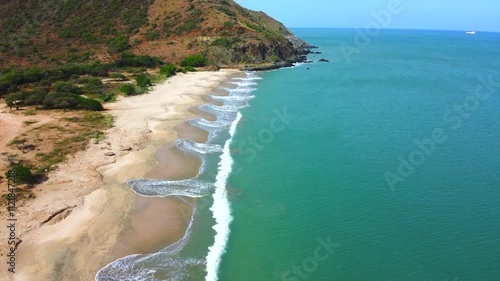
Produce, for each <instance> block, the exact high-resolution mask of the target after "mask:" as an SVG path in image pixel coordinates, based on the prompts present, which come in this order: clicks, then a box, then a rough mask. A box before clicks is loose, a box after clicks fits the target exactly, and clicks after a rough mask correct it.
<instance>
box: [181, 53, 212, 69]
mask: <svg viewBox="0 0 500 281" xmlns="http://www.w3.org/2000/svg"><path fill="white" fill-rule="evenodd" d="M207 63H208V60H207V58H206V57H205V56H202V55H192V56H188V57H186V58H185V59H183V60H182V61H181V66H183V67H186V66H192V67H199V66H205V65H207Z"/></svg>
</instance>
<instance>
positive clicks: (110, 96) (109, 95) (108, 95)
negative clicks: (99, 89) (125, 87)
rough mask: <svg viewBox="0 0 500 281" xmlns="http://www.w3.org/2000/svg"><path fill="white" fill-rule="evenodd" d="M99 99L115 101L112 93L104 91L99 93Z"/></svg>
mask: <svg viewBox="0 0 500 281" xmlns="http://www.w3.org/2000/svg"><path fill="white" fill-rule="evenodd" d="M101 100H102V101H103V102H114V101H116V95H115V94H113V93H104V94H102V95H101Z"/></svg>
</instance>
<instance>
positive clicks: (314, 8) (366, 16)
mask: <svg viewBox="0 0 500 281" xmlns="http://www.w3.org/2000/svg"><path fill="white" fill-rule="evenodd" d="M235 1H236V2H237V3H238V4H240V5H242V6H243V7H245V8H249V9H252V10H257V11H263V12H265V13H266V14H268V15H270V16H272V17H273V18H275V19H277V20H279V21H281V22H282V23H283V24H284V25H285V26H287V27H291V28H293V27H331V28H365V27H366V26H367V25H370V24H373V21H376V22H377V23H379V25H381V26H382V27H384V28H391V29H435V30H464V31H468V30H475V31H493V32H500V0H345V1H338V0H235ZM376 15H378V17H377V16H376ZM384 16H385V17H384Z"/></svg>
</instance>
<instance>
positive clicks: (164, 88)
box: [0, 70, 244, 280]
mask: <svg viewBox="0 0 500 281" xmlns="http://www.w3.org/2000/svg"><path fill="white" fill-rule="evenodd" d="M235 76H244V74H243V73H242V72H239V71H236V70H221V71H219V72H195V73H188V74H178V75H177V76H174V77H172V78H169V79H168V80H167V81H165V82H164V83H162V84H159V85H157V86H155V87H154V90H152V91H151V92H150V93H149V94H145V95H140V96H134V97H128V98H120V99H119V100H118V101H117V102H115V103H111V104H107V105H106V109H107V110H108V112H109V113H110V114H112V115H113V116H114V117H115V124H114V127H113V128H111V129H109V130H108V132H107V133H106V138H105V139H104V140H102V141H100V142H99V143H91V144H89V147H88V149H86V150H85V151H81V152H78V153H76V154H75V155H74V156H73V157H71V159H68V160H67V161H65V163H63V164H62V165H60V166H59V169H58V170H57V171H55V172H53V173H52V174H50V175H49V180H48V181H46V182H44V183H42V184H40V185H37V186H36V187H35V188H34V190H33V192H34V194H35V195H36V198H35V199H33V200H30V201H26V202H25V204H24V205H22V206H20V207H19V208H18V210H17V219H18V229H17V236H18V237H19V238H20V239H21V240H22V243H21V244H20V245H19V247H18V249H17V252H16V255H17V263H16V273H15V274H12V275H11V276H7V275H5V274H4V275H3V277H0V279H2V280H94V278H95V274H96V273H97V271H98V270H99V269H101V268H102V267H103V266H105V265H106V264H108V263H110V262H112V261H114V260H116V259H118V258H121V257H123V256H126V255H130V254H142V253H149V252H153V251H157V250H159V249H161V248H163V247H165V246H166V245H168V244H170V243H173V242H175V241H176V240H178V239H179V238H180V237H182V235H183V234H184V232H185V229H186V227H187V224H188V223H189V220H190V217H191V214H192V208H191V206H190V205H189V203H190V201H189V200H188V201H187V202H186V201H185V200H180V199H179V198H176V197H166V198H145V197H141V196H138V195H136V194H135V193H134V192H132V191H131V190H130V188H129V187H128V186H127V184H126V182H127V181H128V180H130V179H133V178H144V177H148V178H159V179H182V178H191V177H194V176H196V174H197V173H198V169H199V166H200V163H201V161H200V159H198V158H197V157H194V156H192V155H187V154H186V153H183V152H181V151H179V150H178V149H176V148H175V146H174V145H173V141H175V139H176V138H177V137H182V138H187V139H191V140H194V141H196V142H203V141H206V139H207V132H205V131H203V130H201V129H197V128H194V127H191V126H189V125H188V124H187V122H186V121H187V120H189V119H191V118H195V117H200V118H206V119H209V120H213V118H214V117H213V116H211V115H210V114H207V113H203V112H200V111H199V110H197V109H194V108H193V107H194V106H197V105H200V104H202V103H205V102H206V101H207V98H206V97H205V98H204V97H203V96H204V95H206V94H208V93H210V92H212V91H216V89H217V88H218V87H220V86H221V85H227V84H224V82H225V81H226V80H227V79H229V78H231V77H235ZM108 152H112V153H114V154H115V155H113V156H106V155H105V154H106V153H108ZM49 218H50V219H49ZM1 223H2V225H5V224H6V223H7V222H6V218H5V216H3V217H2V222H1ZM0 236H1V237H7V236H8V233H7V229H4V228H2V229H0ZM2 258H6V257H5V256H4V257H2ZM0 264H1V265H0V270H5V271H4V272H7V269H6V267H7V265H6V263H5V262H2V263H0ZM5 278H7V279H5Z"/></svg>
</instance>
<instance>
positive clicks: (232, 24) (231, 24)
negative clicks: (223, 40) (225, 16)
mask: <svg viewBox="0 0 500 281" xmlns="http://www.w3.org/2000/svg"><path fill="white" fill-rule="evenodd" d="M233 26H234V22H232V21H226V22H225V23H224V27H225V28H231V27H233Z"/></svg>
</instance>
